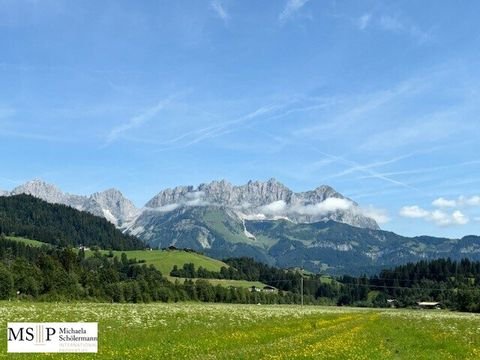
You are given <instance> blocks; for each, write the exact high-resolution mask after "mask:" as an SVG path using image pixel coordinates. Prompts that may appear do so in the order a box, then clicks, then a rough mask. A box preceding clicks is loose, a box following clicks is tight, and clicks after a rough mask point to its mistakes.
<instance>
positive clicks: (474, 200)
mask: <svg viewBox="0 0 480 360" xmlns="http://www.w3.org/2000/svg"><path fill="white" fill-rule="evenodd" d="M460 200H461V201H462V200H463V202H464V203H465V205H467V206H480V196H478V195H475V196H472V197H470V198H463V197H460Z"/></svg>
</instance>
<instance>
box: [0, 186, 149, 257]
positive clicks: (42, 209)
mask: <svg viewBox="0 0 480 360" xmlns="http://www.w3.org/2000/svg"><path fill="white" fill-rule="evenodd" d="M0 234H5V235H17V236H23V237H26V238H29V239H33V240H38V241H42V242H46V243H50V244H53V245H57V246H79V245H83V246H89V247H91V246H98V247H100V248H102V249H112V250H133V249H143V248H144V247H145V245H144V244H143V242H142V241H141V240H139V239H137V238H136V237H133V236H129V235H125V234H123V233H122V232H121V231H120V230H118V229H116V228H115V226H114V225H113V224H111V223H109V222H108V221H107V220H105V219H103V218H100V217H98V216H94V215H91V214H90V213H87V212H83V211H78V210H76V209H74V208H72V207H69V206H65V205H59V204H50V203H47V202H45V201H43V200H40V199H37V198H35V197H33V196H30V195H16V196H8V197H0Z"/></svg>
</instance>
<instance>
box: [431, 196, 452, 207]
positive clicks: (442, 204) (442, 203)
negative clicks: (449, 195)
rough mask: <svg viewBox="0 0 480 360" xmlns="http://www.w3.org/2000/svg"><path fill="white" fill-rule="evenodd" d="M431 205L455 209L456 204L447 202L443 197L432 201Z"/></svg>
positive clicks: (450, 201)
mask: <svg viewBox="0 0 480 360" xmlns="http://www.w3.org/2000/svg"><path fill="white" fill-rule="evenodd" d="M432 205H433V206H435V207H439V208H445V207H456V206H457V202H456V201H455V200H447V199H444V198H443V197H439V198H438V199H435V200H433V202H432Z"/></svg>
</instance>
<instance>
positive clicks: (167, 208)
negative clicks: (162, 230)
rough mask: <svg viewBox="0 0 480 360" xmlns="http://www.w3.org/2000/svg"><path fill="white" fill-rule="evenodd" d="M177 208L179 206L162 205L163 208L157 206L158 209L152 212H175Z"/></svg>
mask: <svg viewBox="0 0 480 360" xmlns="http://www.w3.org/2000/svg"><path fill="white" fill-rule="evenodd" d="M179 206H180V205H179V204H168V205H164V206H159V207H157V208H155V209H152V210H155V211H158V212H169V211H173V210H175V209H176V208H178V207H179Z"/></svg>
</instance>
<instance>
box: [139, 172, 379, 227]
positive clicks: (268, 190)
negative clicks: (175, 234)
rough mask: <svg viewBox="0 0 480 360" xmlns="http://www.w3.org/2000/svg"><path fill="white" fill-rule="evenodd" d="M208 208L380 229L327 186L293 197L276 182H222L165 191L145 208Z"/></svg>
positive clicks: (256, 216) (247, 216) (242, 214)
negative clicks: (241, 183) (337, 222)
mask: <svg viewBox="0 0 480 360" xmlns="http://www.w3.org/2000/svg"><path fill="white" fill-rule="evenodd" d="M332 199H337V200H338V201H335V200H333V201H332ZM326 200H328V201H327V202H325V201H326ZM207 205H208V206H220V207H223V208H230V209H234V210H235V211H236V213H237V214H238V215H239V216H240V217H242V218H245V219H262V220H268V219H277V218H285V219H288V220H290V221H293V222H297V223H313V222H317V221H326V220H335V221H339V222H343V223H346V224H349V225H352V226H356V227H362V228H371V229H378V228H379V227H378V225H377V223H376V222H375V220H373V219H371V218H369V217H366V216H364V215H362V213H361V209H360V208H359V206H358V204H357V203H355V202H354V201H352V200H350V199H348V198H346V197H344V196H343V195H342V194H340V193H338V192H337V191H335V190H334V189H333V188H331V187H330V186H325V185H324V186H320V187H318V188H316V189H315V190H312V191H307V192H300V193H295V192H293V191H292V190H290V189H289V188H287V187H286V186H285V185H283V184H281V183H280V182H278V181H277V180H275V179H270V180H268V181H267V182H261V181H249V182H248V183H247V184H245V185H241V186H235V185H232V184H231V183H229V182H227V181H225V180H222V181H213V182H211V183H209V184H201V185H199V186H198V187H193V186H181V187H176V188H174V189H166V190H163V191H161V192H160V193H159V194H157V195H156V196H155V197H154V198H153V199H151V200H150V201H149V202H148V203H147V204H146V207H147V208H151V209H165V210H168V209H174V208H177V207H179V206H207Z"/></svg>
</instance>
